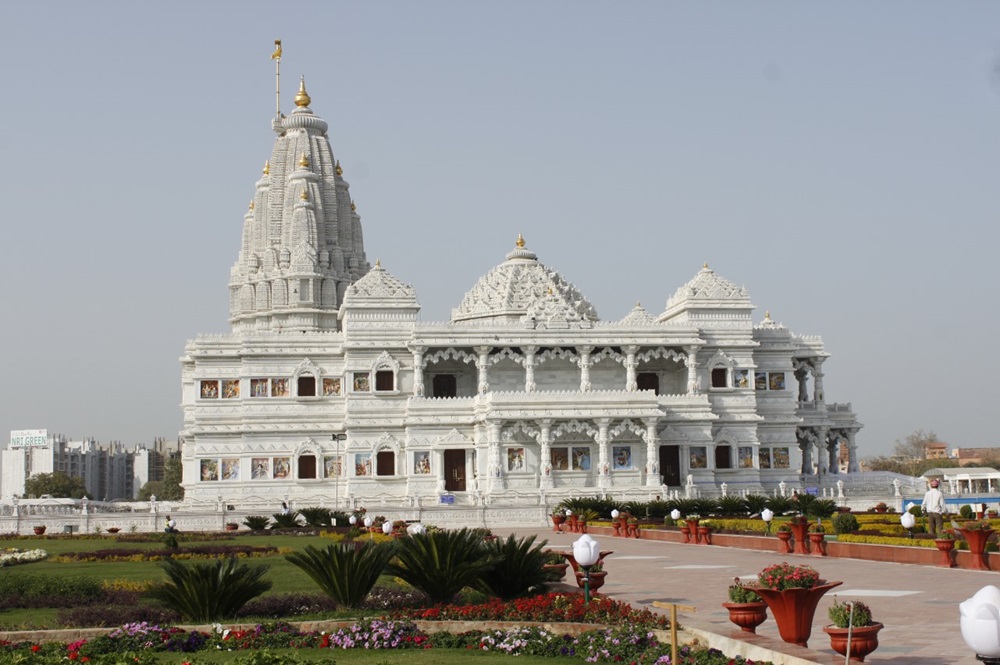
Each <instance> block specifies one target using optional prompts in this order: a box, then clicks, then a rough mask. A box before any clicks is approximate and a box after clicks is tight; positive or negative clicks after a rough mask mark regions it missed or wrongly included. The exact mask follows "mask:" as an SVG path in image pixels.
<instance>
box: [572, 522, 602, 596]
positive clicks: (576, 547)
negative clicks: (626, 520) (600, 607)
mask: <svg viewBox="0 0 1000 665" xmlns="http://www.w3.org/2000/svg"><path fill="white" fill-rule="evenodd" d="M600 556H601V550H600V547H599V546H598V544H597V541H596V540H594V539H593V538H591V537H590V536H588V535H586V534H584V535H582V536H580V539H579V540H577V541H576V542H574V543H573V558H574V559H576V563H577V565H578V566H580V568H582V569H583V601H584V602H585V603H588V604H589V603H590V569H591V567H593V566H594V564H596V563H597V560H598V559H599V558H600Z"/></svg>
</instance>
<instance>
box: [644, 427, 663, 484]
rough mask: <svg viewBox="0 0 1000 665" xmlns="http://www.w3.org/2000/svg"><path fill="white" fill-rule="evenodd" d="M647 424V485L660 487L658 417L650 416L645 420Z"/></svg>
mask: <svg viewBox="0 0 1000 665" xmlns="http://www.w3.org/2000/svg"><path fill="white" fill-rule="evenodd" d="M645 425H646V487H659V486H660V485H662V484H663V483H662V481H661V480H660V461H659V459H657V455H656V453H657V448H658V445H659V441H658V439H657V437H656V419H655V418H650V419H649V420H646V421H645Z"/></svg>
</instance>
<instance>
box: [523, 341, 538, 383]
mask: <svg viewBox="0 0 1000 665" xmlns="http://www.w3.org/2000/svg"><path fill="white" fill-rule="evenodd" d="M537 350H538V347H536V346H526V347H524V392H526V393H533V392H535V388H536V386H535V351H537Z"/></svg>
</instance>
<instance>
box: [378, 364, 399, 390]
mask: <svg viewBox="0 0 1000 665" xmlns="http://www.w3.org/2000/svg"><path fill="white" fill-rule="evenodd" d="M395 379H396V377H395V375H394V374H393V372H392V370H387V369H380V370H379V371H377V372H375V390H378V391H382V392H389V391H392V390H395V389H396V382H395Z"/></svg>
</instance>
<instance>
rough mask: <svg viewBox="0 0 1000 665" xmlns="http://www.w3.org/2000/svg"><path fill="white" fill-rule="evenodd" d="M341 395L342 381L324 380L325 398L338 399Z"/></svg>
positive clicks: (337, 379)
mask: <svg viewBox="0 0 1000 665" xmlns="http://www.w3.org/2000/svg"><path fill="white" fill-rule="evenodd" d="M339 395H340V379H339V378H336V379H323V397H337V396H339Z"/></svg>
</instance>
